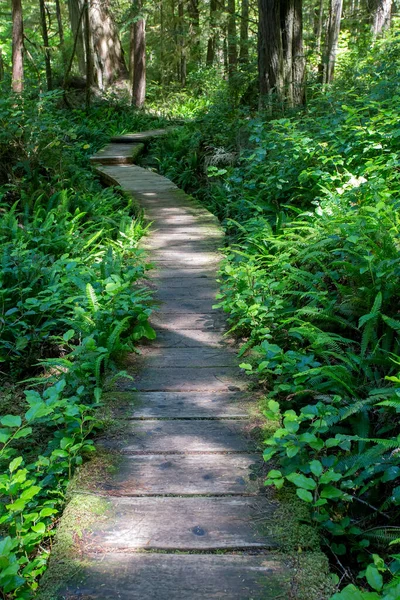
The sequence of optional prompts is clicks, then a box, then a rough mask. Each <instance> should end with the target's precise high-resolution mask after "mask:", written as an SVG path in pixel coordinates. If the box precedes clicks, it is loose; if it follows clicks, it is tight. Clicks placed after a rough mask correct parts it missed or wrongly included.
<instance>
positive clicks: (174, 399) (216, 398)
mask: <svg viewBox="0 0 400 600" xmlns="http://www.w3.org/2000/svg"><path fill="white" fill-rule="evenodd" d="M104 400H105V401H109V402H111V403H112V402H113V401H118V405H119V407H120V408H119V412H120V413H123V415H124V417H125V418H126V419H177V418H181V419H204V418H209V419H212V418H215V419H218V418H227V417H231V418H239V417H247V415H248V404H249V400H248V398H247V396H246V395H244V394H241V393H240V392H239V393H238V392H228V393H215V392H211V393H210V392H120V393H117V394H115V393H113V392H108V394H105V395H104Z"/></svg>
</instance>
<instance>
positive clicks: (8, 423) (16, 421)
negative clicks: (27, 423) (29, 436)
mask: <svg viewBox="0 0 400 600" xmlns="http://www.w3.org/2000/svg"><path fill="white" fill-rule="evenodd" d="M0 423H1V424H2V425H3V426H4V427H21V423H22V419H21V417H20V416H19V415H6V416H5V417H3V418H2V419H0Z"/></svg>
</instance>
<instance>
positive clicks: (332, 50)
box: [322, 0, 343, 83]
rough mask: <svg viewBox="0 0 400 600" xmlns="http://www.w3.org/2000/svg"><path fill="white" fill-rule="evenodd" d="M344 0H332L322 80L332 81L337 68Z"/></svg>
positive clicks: (325, 81)
mask: <svg viewBox="0 0 400 600" xmlns="http://www.w3.org/2000/svg"><path fill="white" fill-rule="evenodd" d="M342 9H343V0H330V5H329V22H328V30H327V34H326V42H325V52H324V58H323V72H322V82H323V83H330V82H331V81H332V80H333V73H334V70H335V62H336V54H337V45H338V40H339V33H340V20H341V18H342Z"/></svg>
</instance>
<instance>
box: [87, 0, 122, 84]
mask: <svg viewBox="0 0 400 600" xmlns="http://www.w3.org/2000/svg"><path fill="white" fill-rule="evenodd" d="M88 1H89V2H90V11H89V17H90V34H91V38H92V40H91V41H92V45H93V51H94V55H95V59H96V71H97V83H98V85H99V87H100V88H106V87H107V86H109V85H110V84H112V83H113V82H114V81H116V80H117V79H119V78H121V77H123V78H126V77H127V76H128V69H127V68H126V64H125V58H124V54H123V50H122V46H121V42H120V39H119V36H118V31H117V28H116V25H115V22H114V18H113V16H112V14H111V10H110V4H109V0H88Z"/></svg>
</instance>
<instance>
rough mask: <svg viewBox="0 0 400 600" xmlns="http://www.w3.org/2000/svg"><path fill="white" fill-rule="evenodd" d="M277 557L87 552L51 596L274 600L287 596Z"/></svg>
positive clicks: (121, 599)
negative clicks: (82, 564) (87, 556)
mask: <svg viewBox="0 0 400 600" xmlns="http://www.w3.org/2000/svg"><path fill="white" fill-rule="evenodd" d="M286 579H288V573H287V572H286V568H285V566H284V565H283V563H282V558H281V557H274V556H271V555H269V556H249V555H246V554H242V553H238V554H234V555H231V554H222V555H221V554H212V555H206V554H162V553H157V554H149V553H136V554H120V553H109V554H106V555H104V554H101V555H98V556H95V555H94V556H92V557H91V558H90V561H89V562H88V564H87V565H86V567H85V568H84V569H83V570H81V571H80V572H79V574H78V575H75V577H74V581H73V582H71V583H70V584H69V585H68V586H67V587H64V588H63V589H61V590H60V592H59V594H58V596H57V598H56V597H55V600H61V599H67V600H83V599H84V598H91V599H92V600H116V599H118V600H153V599H154V600H211V599H215V600H277V599H278V598H282V599H283V598H289V588H287V587H286Z"/></svg>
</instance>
